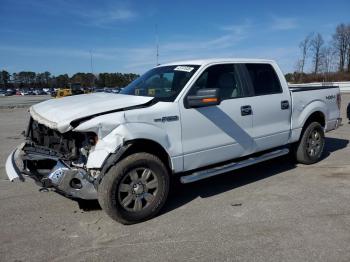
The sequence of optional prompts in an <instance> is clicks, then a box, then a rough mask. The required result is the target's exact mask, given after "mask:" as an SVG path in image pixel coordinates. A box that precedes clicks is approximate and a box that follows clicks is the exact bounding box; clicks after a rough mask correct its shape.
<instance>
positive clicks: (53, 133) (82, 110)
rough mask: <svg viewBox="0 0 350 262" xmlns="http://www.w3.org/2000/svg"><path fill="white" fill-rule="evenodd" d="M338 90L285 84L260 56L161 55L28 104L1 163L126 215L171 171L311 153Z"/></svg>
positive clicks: (162, 195)
mask: <svg viewBox="0 0 350 262" xmlns="http://www.w3.org/2000/svg"><path fill="white" fill-rule="evenodd" d="M340 98H341V97H340V93H339V88H338V87H335V86H329V87H318V88H303V87H295V88H289V87H288V85H287V82H286V80H285V78H284V76H283V74H282V72H281V70H280V69H279V67H278V66H277V64H276V63H275V62H274V61H270V60H259V59H211V60H196V61H182V62H176V63H169V64H164V65H160V66H157V67H155V68H153V69H151V70H150V71H148V72H147V73H145V74H144V75H142V76H141V77H139V78H138V79H137V80H135V81H134V82H132V83H131V84H130V85H128V86H127V87H125V88H124V89H123V90H122V92H121V93H120V94H107V93H95V94H85V95H77V96H71V97H66V98H62V99H52V100H48V101H45V102H42V103H40V104H36V105H34V106H32V107H31V108H30V110H29V111H30V121H29V125H28V127H27V130H26V131H25V142H23V143H22V144H21V145H20V146H18V148H16V149H15V150H14V151H13V152H12V153H11V154H10V156H9V157H8V160H7V162H6V171H7V174H8V177H9V179H10V180H14V179H16V178H18V179H19V180H22V181H24V179H25V177H30V178H33V179H34V180H35V181H36V182H37V183H38V184H39V185H40V186H42V187H44V188H52V189H53V190H55V191H56V192H58V193H61V194H63V195H65V196H67V197H69V198H75V199H98V201H99V203H100V205H101V207H102V208H103V209H104V210H105V211H106V212H107V214H108V215H109V216H110V217H112V218H113V219H115V220H117V221H119V222H121V223H124V224H132V223H136V222H140V221H144V220H146V219H149V218H151V217H153V216H155V215H156V214H157V213H158V212H159V211H160V209H161V208H162V206H163V205H164V203H165V202H166V199H167V196H168V191H169V187H170V186H171V185H170V181H171V179H170V178H171V176H172V175H174V174H180V176H181V178H180V180H181V182H182V183H191V182H194V181H197V180H200V179H205V178H208V177H212V176H215V175H218V174H221V173H225V172H228V171H231V170H235V169H238V168H241V167H245V166H248V165H252V164H255V163H259V162H261V161H265V160H268V159H272V158H275V157H279V156H282V155H286V154H291V156H293V157H295V159H296V160H297V161H298V162H300V163H303V164H312V163H315V162H316V161H318V160H319V159H320V157H321V155H322V152H323V148H324V143H325V139H324V133H325V132H327V131H330V130H333V129H336V128H337V127H338V126H339V125H340V123H341V119H340V112H339V111H340Z"/></svg>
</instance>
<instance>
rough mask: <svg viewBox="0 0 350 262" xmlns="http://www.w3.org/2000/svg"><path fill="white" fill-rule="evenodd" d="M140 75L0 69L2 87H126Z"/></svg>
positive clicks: (0, 84) (0, 86) (0, 85)
mask: <svg viewBox="0 0 350 262" xmlns="http://www.w3.org/2000/svg"><path fill="white" fill-rule="evenodd" d="M138 76H139V75H137V74H133V73H126V74H124V73H100V74H97V75H95V74H92V73H76V74H74V75H73V76H71V77H69V76H68V74H61V75H58V76H54V75H52V74H51V73H50V72H43V73H35V72H31V71H22V72H18V73H12V74H10V73H9V72H7V71H5V70H2V71H0V88H64V87H69V86H70V85H71V84H80V85H81V86H82V87H98V88H101V87H124V86H126V85H128V84H129V83H130V82H132V81H133V80H134V79H136V78H137V77H138Z"/></svg>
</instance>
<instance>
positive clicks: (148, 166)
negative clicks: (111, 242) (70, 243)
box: [98, 153, 169, 224]
mask: <svg viewBox="0 0 350 262" xmlns="http://www.w3.org/2000/svg"><path fill="white" fill-rule="evenodd" d="M146 170H148V171H146ZM135 173H136V175H135ZM147 175H148V178H147V179H145V178H146V176H147ZM155 184H156V185H157V187H156V188H151V187H155ZM153 190H154V191H153ZM168 193H169V173H168V171H167V168H166V167H165V165H164V164H163V162H162V161H161V160H160V159H159V158H158V157H156V156H154V155H151V154H149V153H135V154H132V155H130V156H128V157H126V158H124V159H123V160H121V161H120V162H118V163H117V164H116V165H115V166H113V167H111V168H110V169H109V170H108V171H107V173H106V174H105V176H104V177H103V178H102V181H101V183H100V185H99V186H98V201H99V203H100V205H101V207H102V209H103V210H104V211H105V212H106V213H107V214H108V215H109V216H110V217H111V218H112V219H114V220H116V221H118V222H120V223H122V224H134V223H138V222H142V221H145V220H147V219H150V218H152V217H154V216H155V215H157V213H158V212H159V211H160V209H161V208H162V207H163V205H164V203H165V201H166V199H167V196H168ZM151 195H152V196H151ZM131 198H132V199H131ZM130 199H131V200H130ZM128 202H129V203H128ZM140 205H141V209H140Z"/></svg>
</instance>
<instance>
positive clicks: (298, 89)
mask: <svg viewBox="0 0 350 262" xmlns="http://www.w3.org/2000/svg"><path fill="white" fill-rule="evenodd" d="M332 88H339V86H312V87H310V86H296V87H294V86H291V87H289V90H290V91H292V92H304V91H313V90H323V89H332Z"/></svg>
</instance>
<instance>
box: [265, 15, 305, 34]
mask: <svg viewBox="0 0 350 262" xmlns="http://www.w3.org/2000/svg"><path fill="white" fill-rule="evenodd" d="M297 27H299V24H298V21H297V19H296V18H293V17H276V16H275V17H273V18H272V24H271V26H270V28H271V29H272V30H276V31H279V30H292V29H295V28H297Z"/></svg>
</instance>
